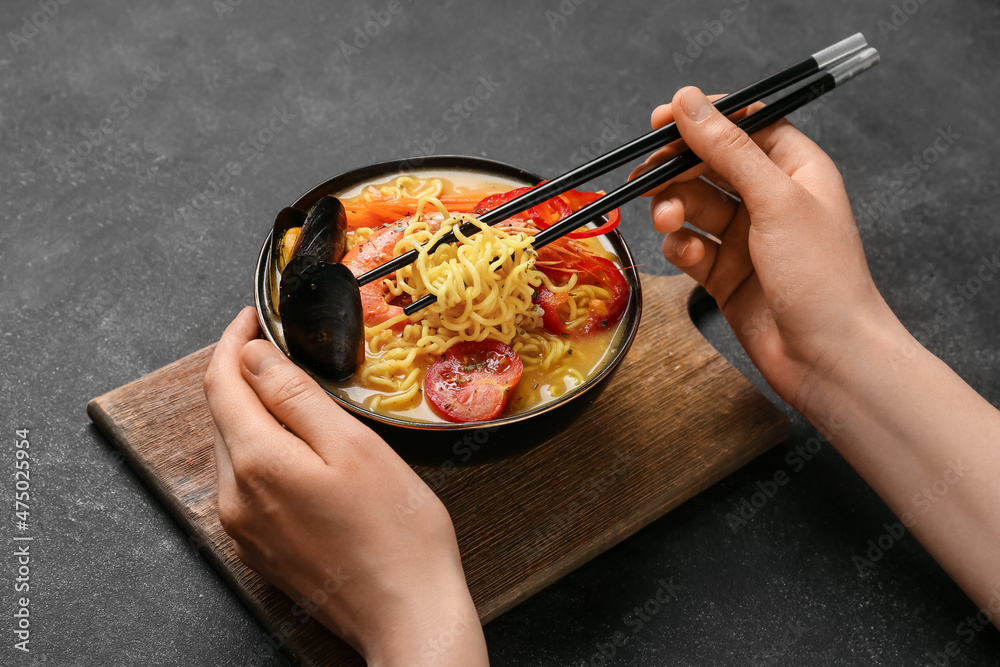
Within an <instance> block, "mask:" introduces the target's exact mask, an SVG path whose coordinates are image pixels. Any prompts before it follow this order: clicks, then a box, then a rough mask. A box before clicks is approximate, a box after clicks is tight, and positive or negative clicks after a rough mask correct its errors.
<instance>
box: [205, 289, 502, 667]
mask: <svg viewBox="0 0 1000 667" xmlns="http://www.w3.org/2000/svg"><path fill="white" fill-rule="evenodd" d="M257 332H258V328H257V319H256V316H255V314H254V311H253V309H251V308H246V309H244V310H243V312H241V313H240V314H239V316H237V318H236V319H235V320H234V321H233V322H232V324H230V325H229V327H228V328H227V329H226V332H225V333H224V334H223V336H222V339H221V340H220V341H219V344H218V346H217V347H216V350H215V355H214V356H213V358H212V363H211V365H210V366H209V369H208V372H207V373H206V375H205V395H206V397H207V398H208V404H209V407H210V408H211V411H212V418H213V419H214V421H215V427H216V428H215V456H216V465H217V468H218V475H219V520H220V521H221V523H222V526H223V528H225V530H226V532H227V533H229V534H230V535H231V536H232V538H233V540H234V541H235V543H236V554H237V556H239V558H240V559H241V560H242V561H244V562H245V563H246V564H247V565H249V566H250V567H252V568H253V569H254V570H256V571H257V572H258V573H260V574H261V576H263V577H264V578H265V579H267V580H268V581H270V582H272V583H274V584H275V585H276V586H278V587H279V588H280V589H281V590H282V591H284V592H285V593H286V594H287V595H288V596H289V597H291V598H292V600H293V601H295V602H296V603H298V604H299V605H301V606H302V607H303V608H304V609H306V610H307V611H309V612H310V614H311V615H312V616H313V617H314V618H316V619H317V620H318V621H319V622H321V623H323V624H324V625H326V626H327V627H328V628H330V629H331V630H333V631H334V632H335V633H337V634H338V635H340V636H341V637H342V638H344V639H345V640H346V641H347V642H348V643H350V644H351V645H352V646H354V647H355V648H356V649H357V650H358V651H359V652H360V653H361V654H362V655H363V656H364V657H365V659H366V660H367V661H368V664H369V665H393V664H405V665H414V664H425V663H427V664H437V665H463V666H467V665H485V664H488V660H487V657H486V645H485V640H484V639H483V632H482V627H481V625H480V622H479V617H478V615H477V613H476V608H475V605H474V604H473V602H472V597H471V596H470V594H469V590H468V587H467V586H466V583H465V574H464V572H463V570H462V561H461V557H460V555H459V552H458V544H457V542H456V540H455V531H454V528H453V527H452V523H451V517H449V515H448V512H447V510H446V509H445V507H444V505H443V504H442V503H441V501H440V500H438V498H437V497H436V496H435V495H434V494H433V492H431V490H430V489H429V488H428V487H427V486H426V485H425V484H424V482H423V481H422V480H421V479H420V477H418V476H417V475H416V473H414V472H413V470H412V469H410V467H409V466H408V465H406V463H404V462H403V460H402V459H400V458H399V456H397V455H396V453H395V452H394V451H393V450H392V449H391V448H390V447H389V446H388V445H387V444H386V443H385V442H384V441H383V440H382V439H381V438H379V437H378V436H377V435H376V434H375V433H374V432H373V431H371V430H370V429H368V428H367V427H366V426H364V425H363V424H361V423H360V422H358V421H357V420H356V419H354V418H353V417H351V416H350V415H349V414H348V413H347V412H345V411H344V410H343V409H342V408H341V407H340V406H338V405H337V404H336V403H335V402H334V401H332V400H330V398H329V397H328V396H327V395H326V394H325V393H324V392H323V390H322V389H321V388H320V386H319V385H318V384H316V382H315V381H314V380H313V379H312V378H310V377H309V376H308V375H307V374H306V373H305V372H303V371H302V370H301V369H299V368H298V367H297V366H296V365H295V364H293V363H292V362H291V361H289V360H288V359H287V358H286V357H285V356H284V355H283V354H282V353H281V352H280V351H279V350H277V349H276V348H275V347H274V345H272V344H271V343H270V342H268V341H266V340H258V339H257ZM283 425H284V426H283ZM445 647H447V648H445Z"/></svg>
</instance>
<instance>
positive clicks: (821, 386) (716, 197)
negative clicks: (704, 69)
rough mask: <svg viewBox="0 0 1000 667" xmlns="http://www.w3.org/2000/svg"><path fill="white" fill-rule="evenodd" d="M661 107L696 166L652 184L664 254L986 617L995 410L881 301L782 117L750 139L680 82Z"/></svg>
mask: <svg viewBox="0 0 1000 667" xmlns="http://www.w3.org/2000/svg"><path fill="white" fill-rule="evenodd" d="M674 117H676V120H677V127H678V128H679V129H680V132H681V136H682V137H683V139H684V141H685V142H686V143H687V145H688V146H689V147H690V148H691V149H692V150H694V152H695V153H697V154H698V156H699V157H701V159H702V160H703V161H704V164H703V165H702V166H701V167H699V168H697V169H694V170H691V171H690V172H688V173H687V174H685V175H683V176H682V177H680V178H678V179H676V180H675V181H673V182H672V183H669V184H668V185H666V186H665V187H663V188H660V189H659V191H657V192H655V193H654V195H653V202H652V213H653V221H654V224H655V225H656V228H657V229H658V230H660V231H661V232H664V233H666V234H667V238H666V240H665V241H664V243H663V253H664V255H665V256H666V257H667V259H669V260H670V261H671V262H673V263H674V264H675V265H677V266H678V267H680V268H681V269H683V270H684V271H685V272H687V273H688V274H689V275H691V276H692V277H694V278H695V280H697V281H698V282H700V283H701V284H702V285H704V286H705V288H706V289H707V290H708V292H709V293H710V294H711V295H712V296H714V297H715V299H716V301H717V302H718V303H719V307H720V308H721V310H722V312H723V314H725V316H726V319H727V320H728V321H729V323H730V325H731V326H732V327H733V330H734V331H735V332H736V335H737V336H738V337H739V339H740V342H741V343H742V344H743V347H744V348H746V350H747V352H748V353H749V355H750V358H751V359H752V360H753V362H754V363H755V364H756V365H757V367H758V368H759V369H760V371H761V373H763V375H764V377H765V378H766V379H767V381H768V382H770V383H771V386H772V387H774V388H775V390H776V391H777V392H778V393H779V394H780V395H781V396H782V398H784V399H785V400H787V401H788V402H789V403H791V404H792V405H793V406H795V407H796V408H798V409H799V410H800V411H801V412H802V413H803V414H805V416H806V417H807V418H809V419H810V421H812V423H813V424H814V425H816V426H817V427H819V428H822V429H823V430H824V432H825V433H826V435H827V437H828V438H829V439H830V442H831V443H832V444H833V445H834V446H835V447H836V448H837V451H839V452H840V453H841V454H843V456H844V458H845V459H847V461H848V462H849V463H850V464H851V465H852V466H854V468H855V469H856V470H857V471H858V472H859V473H860V474H861V475H862V476H863V477H864V478H865V479H866V480H867V481H868V483H869V484H871V485H872V487H873V488H874V489H875V491H876V492H877V493H878V494H879V495H880V496H881V497H882V499H883V500H885V502H886V503H887V504H888V505H889V506H890V507H891V508H892V510H893V511H894V512H895V513H896V516H898V517H899V518H900V521H901V522H902V524H903V526H905V527H906V528H907V529H909V530H910V531H911V532H912V533H913V534H914V535H915V536H916V537H917V539H918V540H920V542H921V543H922V544H923V545H924V546H925V547H926V548H927V550H928V551H929V552H930V553H931V555H932V556H934V558H935V559H936V560H937V561H938V563H940V564H941V566H942V567H943V568H944V569H945V570H946V571H947V572H948V573H949V574H950V575H951V576H952V578H954V579H955V581H956V582H957V583H958V584H959V585H960V586H962V588H963V589H965V591H966V592H967V593H968V594H969V596H970V597H971V598H972V599H973V600H974V601H975V602H976V603H977V604H978V605H979V606H980V608H981V609H987V610H989V611H990V613H991V615H988V616H986V618H992V619H993V623H994V624H996V625H998V627H1000V613H998V612H1000V565H998V559H997V554H998V553H1000V530H998V528H997V527H998V526H1000V484H998V483H997V480H998V479H1000V449H998V447H997V439H998V437H1000V412H998V411H997V410H996V408H994V407H993V406H991V405H990V404H989V403H987V402H986V401H985V400H983V398H982V397H980V396H978V395H977V394H976V392H975V391H973V390H972V389H971V388H970V387H969V386H968V385H967V384H965V383H964V382H963V381H962V380H961V378H959V377H958V376H957V375H955V373H954V372H953V371H952V370H951V369H950V368H948V367H947V366H946V365H945V364H944V363H942V362H941V361H940V360H939V359H937V358H936V357H934V355H932V354H931V353H930V352H928V351H927V350H925V349H924V348H923V347H922V346H921V345H920V343H918V342H917V341H916V339H914V338H913V337H912V336H911V335H910V334H909V333H908V332H907V331H906V329H905V328H904V327H903V326H902V324H900V323H899V321H898V320H897V319H896V317H895V316H894V315H893V314H892V312H891V311H890V310H889V308H888V306H887V305H886V304H885V302H884V301H883V300H882V297H881V296H880V295H879V293H878V291H877V290H876V289H875V285H874V283H873V282H872V279H871V275H870V274H869V272H868V264H867V262H866V261H865V255H864V252H863V251H862V248H861V242H860V239H859V235H858V230H857V226H856V225H855V223H854V216H853V215H852V214H851V207H850V204H849V202H848V199H847V193H846V192H845V190H844V186H843V183H842V181H841V178H840V174H839V173H838V172H837V169H836V168H835V167H834V165H833V162H832V161H831V160H830V158H828V157H827V156H826V154H825V153H823V151H821V150H820V149H819V147H818V146H816V145H815V144H814V143H812V142H811V141H809V140H808V139H807V138H806V137H805V136H803V135H802V134H801V133H799V132H798V131H797V130H796V129H795V128H794V127H792V126H791V125H790V124H789V123H787V122H779V123H777V124H776V125H774V126H772V127H771V128H769V129H766V130H764V131H762V132H759V133H758V134H756V135H754V137H753V140H751V139H750V137H748V136H747V135H746V133H744V132H743V131H741V130H740V129H739V128H737V127H736V126H735V125H734V124H733V123H732V122H730V121H729V120H727V119H726V118H725V117H723V116H722V115H721V114H720V113H719V112H718V111H717V110H715V109H714V108H713V107H712V106H711V105H710V104H709V102H708V100H707V99H706V98H705V96H704V95H702V93H701V92H700V91H699V90H697V89H695V88H685V89H683V90H681V91H680V92H678V93H677V95H675V96H674V100H673V103H672V104H671V105H667V106H662V107H659V108H658V109H656V111H654V112H653V126H654V127H660V126H662V125H664V124H666V123H667V122H669V121H670V120H671V119H673V118H674ZM678 150H680V149H679V147H678V146H670V147H668V148H666V149H664V150H662V151H660V152H658V153H657V154H656V155H654V156H653V157H652V158H651V159H650V160H649V161H648V163H647V165H644V166H643V167H640V170H643V169H648V168H649V165H652V164H654V163H658V162H662V161H663V160H664V159H666V158H667V157H669V156H671V155H673V154H675V153H676V152H677V151H678ZM702 175H703V176H705V177H706V178H708V179H709V180H711V181H713V182H714V183H716V184H719V185H722V186H723V187H727V188H731V189H733V190H735V191H736V192H737V193H738V194H739V195H740V197H741V198H742V201H738V200H736V199H734V198H732V197H729V196H724V195H722V194H720V193H719V192H718V191H717V190H716V189H715V188H713V187H712V186H710V185H709V184H708V183H706V182H705V181H703V180H700V179H698V178H697V177H698V176H702ZM685 220H687V221H689V222H690V223H691V224H692V225H694V226H696V227H698V228H699V229H702V230H704V231H705V232H708V233H709V234H711V235H713V236H715V237H716V238H718V239H719V240H720V241H721V243H716V242H714V241H712V240H710V239H708V238H707V237H705V236H703V235H701V234H698V233H697V232H695V231H692V230H690V229H686V228H684V229H682V228H681V225H682V224H683V223H684V221H685ZM940 488H944V489H945V491H943V492H940V495H935V496H934V503H933V504H932V503H930V502H929V501H928V500H927V497H928V496H927V494H929V493H930V490H931V489H934V490H937V489H940ZM936 493H937V492H936ZM900 530H902V528H900Z"/></svg>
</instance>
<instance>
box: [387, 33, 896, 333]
mask: <svg viewBox="0 0 1000 667" xmlns="http://www.w3.org/2000/svg"><path fill="white" fill-rule="evenodd" d="M878 61H879V54H878V51H876V50H875V49H873V48H866V49H864V50H862V51H860V52H859V53H857V54H856V55H854V56H851V57H849V58H848V59H846V60H840V61H838V62H836V63H834V64H833V65H832V66H830V67H829V68H828V69H826V71H824V72H823V73H822V75H820V76H819V77H817V78H816V79H815V80H814V81H812V82H811V83H809V84H807V85H804V86H802V87H800V88H798V89H796V90H794V91H793V92H791V93H789V94H788V95H786V96H785V97H782V98H780V99H778V100H776V101H775V102H773V103H771V104H769V105H767V106H765V107H764V108H762V109H760V110H759V111H757V112H755V113H753V114H750V115H749V116H747V117H746V118H744V119H743V120H741V121H739V122H738V123H736V125H737V127H739V128H740V129H742V130H743V131H744V132H746V133H747V134H753V133H755V132H759V131H760V130H763V129H764V128H765V127H768V126H769V125H772V124H774V123H776V122H777V121H778V120H780V119H782V118H784V117H785V116H787V115H788V114H790V113H792V112H793V111H796V110H798V109H800V108H802V107H804V106H805V105H806V104H808V103H809V102H812V101H813V100H815V99H817V98H818V97H820V96H822V95H824V94H826V93H828V92H829V91H831V90H833V89H834V88H836V87H837V86H840V85H842V84H844V83H846V82H847V81H850V80H851V79H853V78H854V77H856V76H857V75H859V74H861V73H862V72H865V71H867V70H869V69H871V68H872V67H874V66H875V65H876V64H878ZM700 163H701V158H699V157H698V156H697V155H695V153H694V152H693V151H691V150H686V151H684V152H683V153H680V154H679V155H677V156H675V157H674V158H672V159H670V160H668V161H667V162H665V163H663V164H661V165H658V166H657V167H654V168H653V169H650V170H649V171H647V172H646V173H645V174H642V175H641V176H639V177H637V178H635V179H633V180H632V181H630V182H628V183H626V184H625V185H622V186H621V187H619V188H617V189H615V190H613V191H611V192H609V193H608V194H606V195H604V196H603V197H601V198H600V199H598V200H597V201H595V202H593V203H592V204H590V205H588V206H585V207H584V208H582V209H580V210H579V211H577V212H575V213H573V214H571V215H568V216H566V217H565V218H563V219H562V220H560V221H559V222H556V223H554V224H552V226H550V227H547V228H545V229H543V230H542V231H540V232H538V233H537V234H536V235H535V240H534V243H533V246H534V247H535V248H541V247H543V246H545V245H547V244H549V243H551V242H553V241H555V240H556V239H558V238H560V237H562V236H565V235H566V234H568V233H569V232H571V231H573V230H575V229H577V228H579V227H581V226H583V225H584V224H586V223H587V222H590V221H592V220H594V219H596V218H598V217H600V216H602V215H605V214H607V213H609V212H611V211H613V210H614V209H616V208H618V207H620V206H621V205H623V204H625V203H626V202H628V201H630V200H632V199H634V198H635V197H638V196H639V195H641V194H642V193H644V192H648V191H649V190H652V189H653V188H655V187H657V186H659V185H662V184H663V183H665V182H667V181H669V180H670V179H672V178H676V177H677V176H680V175H681V174H683V173H684V172H685V171H687V170H689V169H691V168H692V167H696V166H697V165H698V164H700ZM401 257H402V255H401ZM435 301H437V297H436V296H435V295H433V294H428V295H426V296H424V297H422V298H420V299H418V300H416V301H414V302H413V303H411V304H410V305H408V306H406V307H405V308H404V309H403V310H404V312H405V313H406V314H407V315H412V314H413V313H415V312H417V311H419V310H421V309H422V308H426V307H427V306H429V305H431V304H432V303H434V302H435Z"/></svg>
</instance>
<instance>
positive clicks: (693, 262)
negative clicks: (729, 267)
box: [663, 228, 719, 285]
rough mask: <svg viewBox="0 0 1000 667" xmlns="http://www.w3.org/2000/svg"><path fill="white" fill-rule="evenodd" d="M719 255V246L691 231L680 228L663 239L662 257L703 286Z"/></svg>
mask: <svg viewBox="0 0 1000 667" xmlns="http://www.w3.org/2000/svg"><path fill="white" fill-rule="evenodd" d="M718 254H719V244H718V243H715V242H714V241H711V240H709V239H707V238H706V237H704V236H702V235H701V234H699V233H698V232H696V231H694V230H693V229H687V228H682V229H679V230H677V231H676V232H673V233H672V234H668V235H667V237H666V238H665V239H663V256H664V257H666V258H667V261H669V262H670V263H671V264H673V265H674V266H676V267H677V268H679V269H681V270H682V271H684V273H686V274H688V275H689V276H691V277H692V278H694V279H695V280H697V281H698V283H699V284H701V285H704V284H705V281H706V280H707V279H708V276H709V273H710V272H711V270H712V266H713V265H714V264H715V260H716V257H717V256H718Z"/></svg>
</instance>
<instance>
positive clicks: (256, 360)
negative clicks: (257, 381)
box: [243, 342, 282, 377]
mask: <svg viewBox="0 0 1000 667" xmlns="http://www.w3.org/2000/svg"><path fill="white" fill-rule="evenodd" d="M281 357H282V354H281V352H280V351H279V350H278V348H276V347H275V346H274V345H271V344H270V343H255V342H251V343H249V344H247V346H246V347H245V348H243V363H244V364H245V365H246V367H247V370H248V371H250V373H251V374H253V375H256V376H258V377H260V376H261V375H263V374H264V371H266V370H267V369H268V368H270V367H271V366H273V365H275V364H276V363H278V362H279V361H281Z"/></svg>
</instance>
